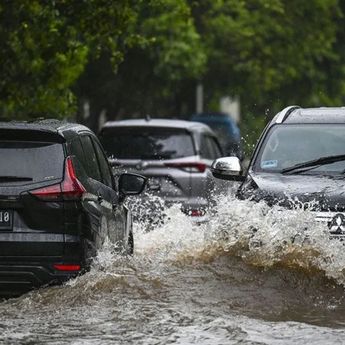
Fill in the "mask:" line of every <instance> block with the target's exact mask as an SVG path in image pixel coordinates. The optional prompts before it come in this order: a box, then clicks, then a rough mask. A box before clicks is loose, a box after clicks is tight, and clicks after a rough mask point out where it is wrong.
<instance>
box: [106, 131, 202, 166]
mask: <svg viewBox="0 0 345 345" xmlns="http://www.w3.org/2000/svg"><path fill="white" fill-rule="evenodd" d="M100 140H101V143H102V145H103V147H104V149H105V151H106V153H107V155H108V156H110V157H114V158H118V159H147V160H159V159H174V158H181V157H188V156H194V155H195V148H194V143H193V139H192V136H191V134H190V133H189V132H187V131H186V130H183V129H182V130H181V129H175V128H162V127H160V128H157V127H131V128H109V129H105V130H104V131H103V132H102V133H101V135H100Z"/></svg>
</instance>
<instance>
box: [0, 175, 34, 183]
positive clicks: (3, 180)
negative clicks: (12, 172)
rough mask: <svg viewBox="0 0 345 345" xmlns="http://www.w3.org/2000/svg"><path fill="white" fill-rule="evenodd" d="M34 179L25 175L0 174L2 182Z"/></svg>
mask: <svg viewBox="0 0 345 345" xmlns="http://www.w3.org/2000/svg"><path fill="white" fill-rule="evenodd" d="M15 181H32V177H25V176H0V182H15Z"/></svg>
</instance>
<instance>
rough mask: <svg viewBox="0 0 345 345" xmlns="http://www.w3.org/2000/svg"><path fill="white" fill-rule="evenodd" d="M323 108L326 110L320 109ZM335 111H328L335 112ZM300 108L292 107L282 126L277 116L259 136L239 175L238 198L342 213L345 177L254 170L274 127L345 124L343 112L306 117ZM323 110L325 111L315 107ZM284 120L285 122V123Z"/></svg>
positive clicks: (343, 209)
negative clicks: (277, 121)
mask: <svg viewBox="0 0 345 345" xmlns="http://www.w3.org/2000/svg"><path fill="white" fill-rule="evenodd" d="M323 109H325V110H323ZM334 109H337V108H331V111H334ZM300 110H303V109H301V108H299V107H297V106H296V107H291V109H290V110H288V111H287V113H286V115H285V117H284V119H283V121H282V123H281V124H277V123H276V119H277V118H278V116H279V114H280V113H278V114H277V115H276V116H275V117H274V118H273V119H272V121H271V122H269V123H268V124H267V125H266V127H265V129H264V130H263V132H262V133H261V135H260V137H259V139H258V141H257V144H256V146H255V149H254V152H253V154H252V157H251V159H250V162H249V167H248V169H247V171H246V173H245V174H244V175H243V176H241V178H240V180H241V181H242V183H241V184H240V186H239V188H238V190H237V197H238V198H240V199H250V200H253V201H261V200H262V201H265V202H266V203H268V204H269V205H277V204H278V205H281V206H283V207H286V208H295V207H302V208H308V209H309V210H312V211H323V212H327V211H331V212H345V188H344V187H345V175H325V174H313V173H312V172H311V173H309V172H306V173H302V174H296V175H295V174H291V175H284V174H282V173H279V172H271V173H270V172H262V171H256V170H257V169H255V162H256V161H257V158H258V155H259V152H260V151H261V148H262V146H263V145H264V142H265V138H266V136H267V133H268V132H269V131H270V129H271V128H272V127H273V126H281V125H284V126H288V125H289V124H298V123H325V124H328V123H342V124H343V123H344V122H345V110H344V109H342V110H341V111H339V113H341V114H342V116H339V114H337V113H334V114H333V113H330V114H329V116H322V115H319V114H317V113H316V114H315V115H312V114H308V115H307V116H303V117H302V116H301V115H300V113H299V112H300ZM316 111H318V112H322V111H324V112H325V114H327V111H328V110H327V108H316ZM284 121H285V122H284Z"/></svg>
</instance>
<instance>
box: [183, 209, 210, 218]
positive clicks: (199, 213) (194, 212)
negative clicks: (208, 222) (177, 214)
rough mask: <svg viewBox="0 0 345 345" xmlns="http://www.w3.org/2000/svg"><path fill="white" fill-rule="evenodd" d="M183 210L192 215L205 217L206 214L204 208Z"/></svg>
mask: <svg viewBox="0 0 345 345" xmlns="http://www.w3.org/2000/svg"><path fill="white" fill-rule="evenodd" d="M183 212H184V213H185V214H187V215H188V216H191V217H203V216H204V215H205V214H206V211H205V210H204V209H187V210H183Z"/></svg>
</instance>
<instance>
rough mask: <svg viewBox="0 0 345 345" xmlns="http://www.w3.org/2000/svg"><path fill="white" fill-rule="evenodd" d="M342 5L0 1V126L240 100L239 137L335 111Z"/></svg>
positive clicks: (342, 0) (236, 0)
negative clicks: (87, 112) (303, 112)
mask: <svg viewBox="0 0 345 345" xmlns="http://www.w3.org/2000/svg"><path fill="white" fill-rule="evenodd" d="M344 14H345V0H308V1H302V0H116V1H110V0H59V1H56V0H46V1H41V0H3V1H1V2H0V49H1V53H0V77H1V78H0V109H1V112H2V115H1V117H4V116H5V117H9V118H27V117H35V116H54V117H65V116H71V115H74V114H75V113H76V111H77V106H78V105H79V113H80V109H81V106H80V105H81V104H82V101H83V100H85V99H86V100H89V101H90V103H91V117H92V118H93V120H92V121H90V125H92V126H93V125H94V124H95V123H96V120H97V117H98V115H99V113H100V112H101V111H102V110H106V111H107V113H108V116H109V117H112V118H117V117H119V116H122V115H125V116H130V115H134V116H135V115H137V116H142V115H144V114H146V113H147V112H149V113H152V114H157V115H159V116H164V115H166V116H171V115H175V116H176V115H177V116H185V117H187V116H188V115H189V114H191V113H192V112H194V110H195V109H194V104H195V102H194V97H195V96H194V95H195V86H196V84H197V83H198V82H200V81H202V82H203V85H204V90H205V93H206V94H205V99H206V110H218V109H216V108H217V105H218V101H219V97H220V96H223V95H236V96H239V97H240V99H241V103H242V116H243V123H242V127H243V129H244V130H245V132H249V131H252V130H253V128H256V127H260V130H261V127H262V126H263V124H264V122H265V120H266V119H267V118H269V117H270V116H271V115H273V114H274V112H275V111H276V110H279V109H280V108H281V107H284V106H286V105H288V104H292V103H299V104H300V105H302V106H309V105H341V104H343V103H344V94H345V46H344V44H343V42H344V39H345V25H344Z"/></svg>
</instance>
